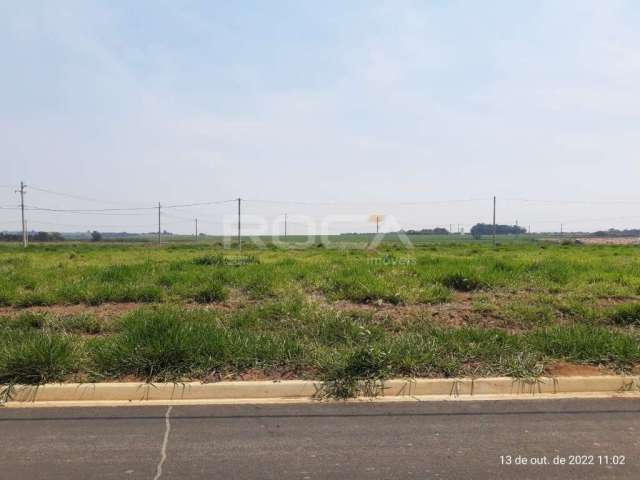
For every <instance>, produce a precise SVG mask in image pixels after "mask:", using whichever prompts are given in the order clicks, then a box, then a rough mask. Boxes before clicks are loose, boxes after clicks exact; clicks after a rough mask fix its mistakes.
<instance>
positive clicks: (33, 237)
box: [0, 232, 64, 242]
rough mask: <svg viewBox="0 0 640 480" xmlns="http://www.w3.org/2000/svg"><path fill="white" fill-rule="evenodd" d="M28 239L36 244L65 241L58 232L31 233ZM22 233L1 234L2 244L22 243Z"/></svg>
mask: <svg viewBox="0 0 640 480" xmlns="http://www.w3.org/2000/svg"><path fill="white" fill-rule="evenodd" d="M27 237H28V238H29V240H30V241H34V242H60V241H62V240H64V237H63V236H62V234H61V233H58V232H29V233H28V234H27ZM21 241H22V233H8V232H0V242H21Z"/></svg>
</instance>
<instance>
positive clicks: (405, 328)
mask: <svg viewBox="0 0 640 480" xmlns="http://www.w3.org/2000/svg"><path fill="white" fill-rule="evenodd" d="M343 240H344V239H343ZM418 243H419V244H418V245H417V246H416V248H414V249H411V250H408V249H405V248H403V247H402V246H400V245H399V244H397V243H394V242H390V243H385V244H383V245H382V246H380V247H378V248H377V249H375V250H366V249H341V248H336V249H332V248H326V247H322V246H313V247H309V248H304V249H278V248H275V247H270V248H265V249H258V248H252V247H251V246H249V245H245V248H243V250H242V253H239V252H238V251H237V250H231V249H227V250H225V249H223V248H222V247H220V246H218V245H213V244H210V243H198V244H194V243H172V244H166V245H162V246H157V245H153V244H141V243H137V244H124V243H122V244H90V243H84V244H81V243H78V244H55V245H54V244H51V245H32V246H30V247H29V249H27V250H26V251H25V250H23V249H21V248H19V247H18V246H15V245H0V383H4V384H12V383H42V382H48V381H105V380H106V381H109V380H118V379H145V380H148V381H160V380H167V381H180V380H185V379H202V380H205V381H215V380H219V379H232V378H233V379H237V378H246V379H254V378H321V379H324V380H325V381H326V382H327V383H326V384H327V385H328V386H330V394H331V395H334V396H349V395H353V394H355V393H357V392H358V389H361V388H364V387H363V385H366V384H367V382H370V381H378V380H380V379H382V378H386V377H391V376H424V377H433V376H446V377H451V376H462V375H477V376H486V375H510V376H514V377H535V376H539V375H541V374H542V373H544V372H545V371H547V372H548V371H549V369H550V368H552V367H553V365H554V364H557V363H558V362H571V363H576V364H585V365H593V366H599V367H602V368H608V369H613V370H626V371H629V370H631V369H633V368H634V367H636V366H637V365H638V364H639V363H640V342H639V339H640V335H639V334H638V326H639V325H640V302H639V299H640V255H639V253H640V250H639V249H638V247H637V246H631V245H626V246H625V245H601V246H597V245H590V246H587V245H576V244H567V245H561V244H554V243H544V242H538V241H535V240H531V239H528V240H524V241H513V242H504V241H503V242H501V244H500V245H498V247H497V248H495V249H494V248H493V247H492V246H491V245H490V244H488V243H487V242H482V241H481V242H472V241H468V240H467V241H464V242H463V241H454V242H437V241H434V240H431V239H430V240H429V241H428V242H423V243H421V242H418Z"/></svg>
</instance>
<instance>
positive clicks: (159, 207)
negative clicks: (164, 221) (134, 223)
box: [158, 202, 162, 243]
mask: <svg viewBox="0 0 640 480" xmlns="http://www.w3.org/2000/svg"><path fill="white" fill-rule="evenodd" d="M160 209H161V206H160V202H158V243H160V235H162V228H161V224H160Z"/></svg>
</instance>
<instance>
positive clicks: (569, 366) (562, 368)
mask: <svg viewBox="0 0 640 480" xmlns="http://www.w3.org/2000/svg"><path fill="white" fill-rule="evenodd" d="M614 373H615V372H613V371H611V370H609V369H607V368H604V367H600V366H596V365H581V364H575V363H567V362H559V363H554V364H553V365H549V366H548V367H547V368H545V374H547V375H550V376H552V377H569V376H582V377H594V376H598V375H612V374H614Z"/></svg>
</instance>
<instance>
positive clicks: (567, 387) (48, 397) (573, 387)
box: [0, 375, 640, 406]
mask: <svg viewBox="0 0 640 480" xmlns="http://www.w3.org/2000/svg"><path fill="white" fill-rule="evenodd" d="M5 388H6V387H5ZM2 389H3V388H2V387H0V390H2ZM321 389H322V383H321V382H318V381H305V380H287V381H280V382H274V381H240V382H218V383H199V382H188V383H156V384H149V383H62V384H46V385H39V386H31V385H16V386H14V387H12V388H11V390H10V392H9V398H8V402H7V403H6V404H5V405H7V406H20V405H25V406H26V404H38V403H60V402H62V403H65V402H69V403H73V404H82V403H101V402H114V403H122V402H137V403H142V404H144V403H149V404H157V403H159V402H174V401H177V402H189V403H193V402H196V403H197V402H198V401H201V402H213V403H270V402H271V401H278V402H283V403H286V402H287V401H293V402H296V401H310V400H313V399H317V398H318V394H319V393H320V392H321ZM638 393H640V377H638V376H618V375H606V376H605V375H603V376H576V377H553V378H552V377H541V378H537V379H532V380H523V379H514V378H507V377H494V378H476V379H472V378H452V379H393V380H386V381H385V382H383V384H382V385H381V387H380V389H379V399H384V400H387V401H394V400H398V401H400V400H409V399H411V398H413V397H419V399H420V400H429V399H434V400H436V399H438V400H442V399H449V400H452V399H472V398H478V399H480V398H481V397H491V398H494V399H496V398H500V397H502V396H504V397H505V398H510V399H511V398H519V397H521V398H531V397H536V396H538V397H539V396H543V397H545V398H547V397H553V396H554V395H557V396H559V397H560V396H562V397H565V398H566V397H567V396H593V395H600V396H602V395H610V396H614V395H616V396H617V395H620V394H638ZM416 399H417V398H416Z"/></svg>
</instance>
